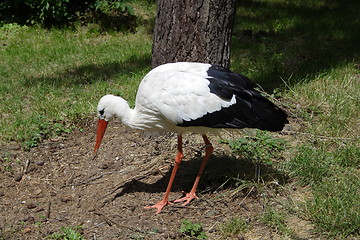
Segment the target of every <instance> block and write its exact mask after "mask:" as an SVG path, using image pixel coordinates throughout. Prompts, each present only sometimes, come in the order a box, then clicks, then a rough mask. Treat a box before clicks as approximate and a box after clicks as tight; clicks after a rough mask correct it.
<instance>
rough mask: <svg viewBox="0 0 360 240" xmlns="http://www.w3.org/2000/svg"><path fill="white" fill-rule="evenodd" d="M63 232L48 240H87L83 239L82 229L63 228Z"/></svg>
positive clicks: (78, 227) (53, 235)
mask: <svg viewBox="0 0 360 240" xmlns="http://www.w3.org/2000/svg"><path fill="white" fill-rule="evenodd" d="M60 230H61V232H56V233H53V234H51V235H50V236H49V237H48V239H54V240H83V239H85V238H84V237H82V234H81V233H80V230H81V227H80V226H77V227H71V226H70V227H61V228H60Z"/></svg>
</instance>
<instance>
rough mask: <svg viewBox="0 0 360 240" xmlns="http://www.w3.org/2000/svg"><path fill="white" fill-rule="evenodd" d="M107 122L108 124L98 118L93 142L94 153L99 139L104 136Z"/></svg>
mask: <svg viewBox="0 0 360 240" xmlns="http://www.w3.org/2000/svg"><path fill="white" fill-rule="evenodd" d="M107 124H108V122H107V121H105V120H104V119H99V123H98V127H97V133H96V143H95V147H94V153H96V152H97V150H98V149H99V147H100V144H101V140H102V139H103V137H104V134H105V130H106V127H107Z"/></svg>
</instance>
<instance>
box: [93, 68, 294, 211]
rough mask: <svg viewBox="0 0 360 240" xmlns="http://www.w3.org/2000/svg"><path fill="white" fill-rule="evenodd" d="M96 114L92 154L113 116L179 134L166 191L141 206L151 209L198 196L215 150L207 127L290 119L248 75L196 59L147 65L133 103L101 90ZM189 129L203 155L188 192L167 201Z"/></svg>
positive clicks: (260, 125)
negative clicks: (196, 136) (198, 137)
mask: <svg viewBox="0 0 360 240" xmlns="http://www.w3.org/2000/svg"><path fill="white" fill-rule="evenodd" d="M97 115H98V117H99V120H98V125H97V133H96V143H95V147H94V153H95V154H97V151H98V149H99V147H100V144H101V142H102V139H103V136H104V133H105V131H106V128H107V125H108V122H109V121H110V120H111V119H112V118H113V117H117V118H118V119H120V120H121V122H122V123H123V124H124V125H125V126H127V127H130V128H132V129H136V130H140V131H148V132H173V133H176V134H177V153H176V156H175V164H174V166H173V169H172V173H171V176H170V179H169V182H168V185H167V188H166V191H165V194H164V196H163V198H162V200H160V201H159V202H157V203H156V204H154V205H151V206H147V207H145V208H147V209H155V210H156V212H155V214H158V213H160V212H161V211H162V209H163V208H164V207H165V206H167V205H169V204H173V203H174V202H175V203H178V202H182V203H183V205H187V204H188V203H190V202H191V201H192V200H193V199H198V196H197V195H196V189H197V186H198V184H199V181H200V178H201V175H202V173H203V171H204V168H205V165H206V163H207V161H208V159H209V157H210V155H211V154H212V152H213V150H214V147H213V146H212V144H211V142H210V141H209V139H208V137H207V134H208V133H215V134H219V133H220V132H221V131H224V130H225V131H232V130H233V131H239V130H240V129H242V128H257V129H261V130H267V131H273V132H276V131H281V130H282V129H283V128H284V126H285V124H286V123H288V119H287V118H288V117H287V113H286V112H285V111H284V110H283V109H281V108H279V107H278V106H276V105H275V104H274V103H273V102H271V101H270V100H268V99H267V98H265V97H264V96H263V95H261V93H260V92H259V91H257V90H256V89H255V85H254V84H253V83H252V82H251V80H250V79H249V78H247V77H246V76H244V75H242V74H238V73H234V72H232V71H231V70H229V69H227V68H224V67H222V66H219V65H213V64H208V63H199V62H175V63H166V64H163V65H160V66H158V67H156V68H154V69H152V70H150V72H148V73H147V74H146V75H145V77H144V78H143V79H142V81H141V82H140V85H139V87H138V91H137V94H136V99H135V107H134V108H130V107H129V104H128V102H127V101H126V100H124V99H123V98H121V97H119V96H114V95H105V96H103V97H102V98H101V99H100V101H99V103H98V106H97ZM191 132H192V133H196V134H200V135H202V138H203V140H204V144H205V155H204V157H203V160H202V163H201V165H200V169H199V170H198V173H197V176H196V178H195V181H194V184H193V187H192V188H191V190H190V192H188V193H185V195H184V197H182V198H179V199H177V200H174V201H173V202H171V201H169V195H170V191H171V187H172V184H173V182H174V179H175V175H176V172H177V171H178V168H179V165H180V163H181V161H182V158H183V149H182V136H183V134H186V133H191Z"/></svg>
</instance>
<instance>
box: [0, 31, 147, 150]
mask: <svg viewBox="0 0 360 240" xmlns="http://www.w3.org/2000/svg"><path fill="white" fill-rule="evenodd" d="M1 38H2V39H3V40H4V42H5V43H6V44H4V45H3V46H2V47H1V51H0V58H1V59H2V60H1V61H2V62H1V65H2V68H1V70H0V77H1V83H2V84H1V88H0V94H1V103H2V104H1V106H0V111H1V115H2V116H1V120H0V135H1V137H0V141H1V142H8V141H16V142H22V143H23V144H24V145H25V146H29V147H31V146H35V145H36V143H37V142H39V141H41V140H42V139H43V138H46V137H51V136H49V134H47V133H44V132H53V130H54V128H55V129H58V130H61V129H63V130H64V131H66V130H67V129H69V126H70V125H73V124H74V123H75V122H79V121H81V120H82V119H83V118H86V117H88V116H89V113H91V112H93V113H94V109H95V106H96V101H97V100H98V99H99V98H100V97H101V96H102V95H104V94H106V93H112V94H117V95H122V96H124V97H126V98H127V99H129V100H130V102H131V103H133V102H134V98H135V93H136V89H137V85H138V83H139V81H140V80H141V78H142V76H143V75H144V74H145V73H146V72H147V71H148V70H149V69H150V67H149V65H150V64H149V63H150V51H151V36H150V35H148V34H146V33H144V32H143V31H141V29H139V31H138V32H137V33H135V34H128V33H113V34H101V33H89V32H88V31H87V30H79V31H77V32H76V33H75V32H70V31H62V30H51V31H48V30H44V29H39V28H23V27H18V28H16V27H14V28H13V29H12V30H11V31H10V32H6V31H4V32H3V33H2V35H1ZM119 39H121V41H120V40H119ZM19 66H21V67H19ZM55 124H57V125H55ZM58 124H62V125H63V127H59V125H58ZM44 128H45V129H44ZM61 131H62V130H61Z"/></svg>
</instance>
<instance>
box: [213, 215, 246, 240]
mask: <svg viewBox="0 0 360 240" xmlns="http://www.w3.org/2000/svg"><path fill="white" fill-rule="evenodd" d="M248 227H249V224H248V223H247V221H246V219H244V218H241V217H239V218H234V219H231V220H229V221H228V222H226V223H224V224H222V225H220V227H219V230H220V232H221V234H222V235H223V237H224V238H226V239H227V238H228V237H236V236H237V235H239V234H240V233H244V232H245V230H246V229H247V228H248Z"/></svg>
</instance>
